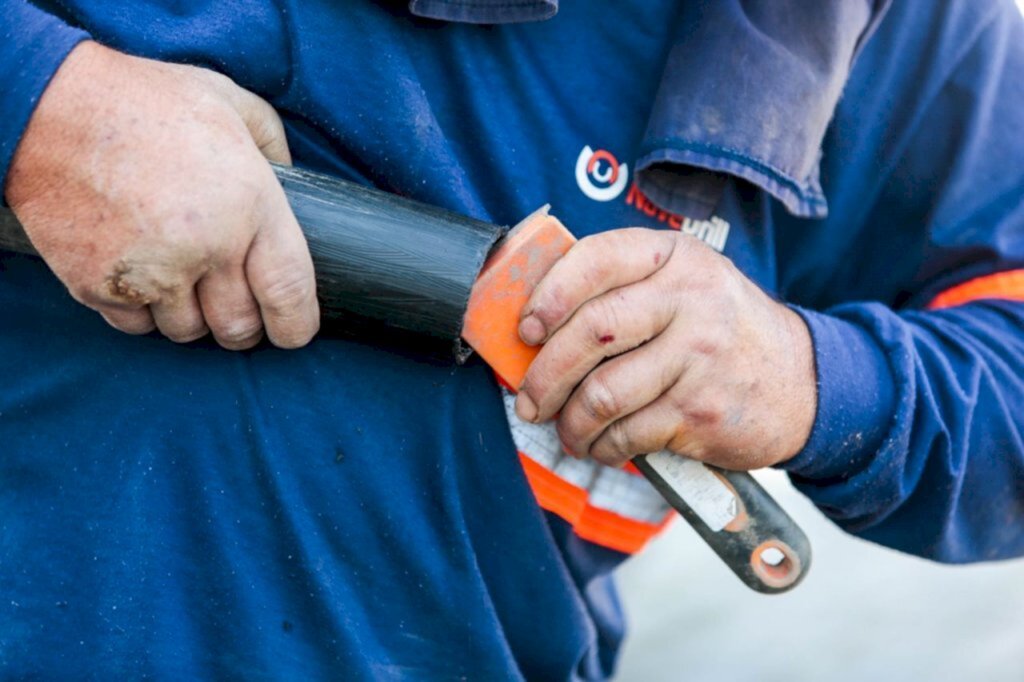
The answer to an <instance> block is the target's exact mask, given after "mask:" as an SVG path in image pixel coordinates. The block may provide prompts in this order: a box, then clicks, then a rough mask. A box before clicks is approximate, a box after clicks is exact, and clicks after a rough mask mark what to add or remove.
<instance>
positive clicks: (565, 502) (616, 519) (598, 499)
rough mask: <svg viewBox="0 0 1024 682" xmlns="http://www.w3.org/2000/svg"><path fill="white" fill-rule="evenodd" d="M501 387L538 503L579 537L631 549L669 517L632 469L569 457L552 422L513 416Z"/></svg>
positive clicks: (659, 499)
mask: <svg viewBox="0 0 1024 682" xmlns="http://www.w3.org/2000/svg"><path fill="white" fill-rule="evenodd" d="M502 392H503V395H504V399H505V414H506V416H507V417H508V423H509V427H510V428H511V430H512V439H513V441H515V444H516V449H517V450H518V451H519V458H520V460H521V461H522V464H523V470H524V471H525V472H526V478H527V480H528V481H529V482H530V487H531V488H532V489H533V494H534V496H535V497H536V498H537V502H538V504H540V506H541V507H542V508H544V509H546V510H548V511H549V512H552V513H553V514H557V515H558V516H559V517H561V518H563V519H565V520H566V521H568V522H569V523H570V524H571V525H572V527H573V530H574V531H575V532H576V534H577V535H579V536H580V537H581V538H583V539H585V540H589V541H590V542H593V543H596V544H599V545H602V546H604V547H608V548H610V549H614V550H617V551H619V552H625V553H627V554H632V553H635V552H637V551H639V550H640V549H642V548H643V547H644V545H646V544H647V542H648V541H649V540H650V539H651V538H653V537H654V536H655V535H657V533H658V532H659V531H660V530H661V529H662V528H664V526H665V524H666V523H667V522H668V520H669V519H670V518H672V514H671V508H670V507H669V506H668V503H666V502H665V500H664V499H663V498H662V497H661V495H659V494H658V492H657V491H656V490H655V489H654V488H653V487H652V486H651V484H650V483H648V482H647V479H645V478H643V477H642V476H641V475H640V474H639V473H638V472H637V471H636V469H634V468H633V467H631V466H628V465H627V468H626V469H614V468H612V467H609V466H605V465H603V464H600V463H598V462H595V461H594V460H590V459H586V460H579V459H576V458H574V457H570V456H569V455H567V454H565V452H564V451H563V450H562V445H561V443H560V442H559V440H558V432H557V431H556V430H555V425H554V423H553V422H547V423H544V424H530V423H529V422H524V421H523V420H521V419H520V418H519V417H517V416H516V412H515V396H514V395H513V394H512V393H511V392H509V391H508V390H506V389H504V388H502Z"/></svg>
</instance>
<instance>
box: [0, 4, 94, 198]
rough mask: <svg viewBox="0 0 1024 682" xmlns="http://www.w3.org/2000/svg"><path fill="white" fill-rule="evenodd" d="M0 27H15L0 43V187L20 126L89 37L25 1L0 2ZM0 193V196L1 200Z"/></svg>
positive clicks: (21, 132)
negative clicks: (70, 55) (0, 94)
mask: <svg viewBox="0 0 1024 682" xmlns="http://www.w3.org/2000/svg"><path fill="white" fill-rule="evenodd" d="M0 26H9V27H12V26H13V27H17V28H15V29H12V30H10V31H8V35H7V36H6V38H4V40H3V41H0V83H3V84H4V94H3V101H2V102H0V188H3V187H5V183H6V181H7V172H8V170H9V169H10V166H11V159H12V158H13V157H14V150H15V149H17V147H18V142H19V141H20V140H21V136H22V134H23V133H24V132H25V126H27V125H28V121H29V119H30V118H31V117H32V112H34V111H35V109H36V105H37V104H38V103H39V98H40V97H42V94H43V91H44V90H45V89H46V86H47V85H49V83H50V79H51V78H53V74H54V73H56V72H57V69H58V68H59V67H60V65H61V64H62V63H63V62H64V58H65V57H67V56H68V53H69V52H71V50H72V49H74V47H75V46H76V45H78V43H80V42H82V41H83V40H87V39H88V38H89V34H88V33H86V32H85V31H82V30H81V29H77V28H73V27H71V26H68V25H67V24H66V23H64V22H63V21H61V20H60V19H58V18H57V17H55V16H53V15H52V14H48V13H46V12H44V11H43V10H41V9H39V8H38V7H35V6H34V5H31V4H30V3H28V2H26V1H25V0H0ZM2 194H3V193H2V192H0V196H2Z"/></svg>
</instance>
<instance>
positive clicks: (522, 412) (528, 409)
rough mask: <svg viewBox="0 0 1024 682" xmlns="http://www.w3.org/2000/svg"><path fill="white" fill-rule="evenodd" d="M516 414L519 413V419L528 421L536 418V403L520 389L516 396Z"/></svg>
mask: <svg viewBox="0 0 1024 682" xmlns="http://www.w3.org/2000/svg"><path fill="white" fill-rule="evenodd" d="M516 414H518V415H519V418H520V419H522V420H524V421H528V422H532V421H535V420H536V419H537V405H535V404H534V402H533V401H532V400H530V396H528V395H526V394H525V393H523V392H522V391H520V392H519V395H517V396H516Z"/></svg>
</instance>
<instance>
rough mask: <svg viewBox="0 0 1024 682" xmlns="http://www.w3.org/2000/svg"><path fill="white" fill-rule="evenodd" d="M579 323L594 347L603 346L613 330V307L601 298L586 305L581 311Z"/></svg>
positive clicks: (614, 319) (614, 317) (614, 315)
mask: <svg viewBox="0 0 1024 682" xmlns="http://www.w3.org/2000/svg"><path fill="white" fill-rule="evenodd" d="M582 313H583V314H582V319H581V322H582V323H583V326H584V331H585V332H586V335H587V338H588V339H589V341H590V342H592V343H593V344H595V345H603V341H602V339H606V338H607V337H608V335H609V330H610V329H614V328H615V323H616V318H617V313H616V310H615V307H614V306H613V305H612V304H611V302H610V301H609V300H608V299H607V297H601V298H597V299H594V300H592V301H590V302H589V303H587V304H586V305H585V306H584V307H583V310H582Z"/></svg>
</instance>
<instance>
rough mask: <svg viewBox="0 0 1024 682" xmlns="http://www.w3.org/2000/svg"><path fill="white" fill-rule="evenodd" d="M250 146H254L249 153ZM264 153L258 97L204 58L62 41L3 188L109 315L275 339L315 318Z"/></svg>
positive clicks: (82, 295)
mask: <svg viewBox="0 0 1024 682" xmlns="http://www.w3.org/2000/svg"><path fill="white" fill-rule="evenodd" d="M264 157H266V158H264ZM267 159H270V160H273V161H277V162H280V163H289V162H290V156H289V153H288V147H287V143H286V142H285V137H284V130H283V128H282V126H281V121H280V119H279V118H278V116H277V114H276V113H275V112H274V110H273V109H272V108H271V107H270V105H268V104H267V103H266V102H265V101H263V100H262V99H260V98H259V97H257V96H256V95H253V94H252V93H250V92H248V91H246V90H243V89H242V88H239V87H238V86H237V85H235V84H234V83H233V82H232V81H231V80H229V79H228V78H225V77H224V76H221V75H219V74H216V73H214V72H212V71H207V70H205V69H200V68H196V67H190V66H180V65H173V64H165V63H161V62H156V61H151V60H146V59H139V58H136V57H130V56H127V55H124V54H121V53H119V52H115V51H114V50H110V49H107V48H105V47H102V46H100V45H98V44H96V43H83V44H81V45H79V46H78V47H77V48H75V50H74V51H73V52H72V53H71V54H70V55H69V56H68V58H67V60H66V61H65V62H64V64H63V65H62V66H61V68H60V69H59V70H58V71H57V73H56V75H55V76H54V78H53V81H52V82H51V83H50V85H49V87H48V88H47V89H46V91H45V92H44V94H43V96H42V98H41V100H40V102H39V106H38V107H37V108H36V111H35V113H34V114H33V116H32V119H31V120H30V121H29V125H28V127H27V129H26V132H25V134H24V136H23V137H22V140H21V143H20V145H19V147H18V149H17V152H16V154H15V157H14V160H13V162H12V164H11V169H10V173H9V175H8V182H7V187H6V191H5V195H6V197H7V199H8V202H9V203H10V205H11V207H12V208H13V209H14V212H15V213H16V214H17V216H18V218H19V219H20V220H21V222H22V224H23V225H24V227H25V231H26V233H27V234H28V236H29V238H30V239H31V240H32V243H33V244H34V245H35V247H36V249H37V250H38V251H39V253H40V254H41V255H42V257H43V259H44V260H45V261H46V262H47V264H48V265H49V266H50V267H51V268H52V269H53V271H54V272H55V273H56V274H57V276H58V277H59V278H60V279H61V281H62V282H63V283H64V284H65V285H66V286H67V287H68V289H69V291H70V292H71V295H72V296H73V297H74V298H75V299H76V300H78V301H80V302H81V303H84V304H85V305H87V306H89V307H90V308H93V309H95V310H97V311H99V312H100V314H102V315H103V317H104V318H105V319H106V320H107V322H109V323H110V324H111V325H113V326H114V327H117V328H118V329H120V330H122V331H125V332H128V333H131V334H143V333H147V332H149V331H151V330H152V329H153V328H154V327H156V328H158V329H159V330H160V331H161V332H162V333H163V334H165V335H166V336H167V337H169V338H171V339H173V340H174V341H179V342H187V341H192V340H194V339H197V338H199V337H201V336H203V335H205V334H206V333H207V332H208V331H212V332H213V335H214V337H215V338H216V339H217V341H218V342H219V343H220V344H221V345H222V346H224V347H225V348H231V349H242V348H249V347H251V346H253V345H255V344H256V343H258V342H259V340H260V338H262V335H263V330H264V328H265V329H266V332H267V335H268V336H269V338H270V340H271V341H272V342H273V343H274V344H276V345H278V346H281V347H285V348H293V347H297V346H302V345H304V344H306V343H307V342H308V341H309V340H310V339H311V338H312V337H313V335H314V334H315V333H316V331H317V329H318V327H319V309H318V306H317V301H316V283H315V281H314V278H313V264H312V260H311V259H310V256H309V251H308V248H307V247H306V242H305V239H304V237H303V235H302V232H301V230H300V229H299V226H298V223H296V221H295V217H294V216H293V215H292V212H291V210H290V208H289V206H288V202H287V200H286V199H285V196H284V192H283V191H282V189H281V186H280V185H279V184H278V182H277V181H276V179H275V177H274V174H273V171H272V169H271V167H270V165H269V164H268V163H267Z"/></svg>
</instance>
